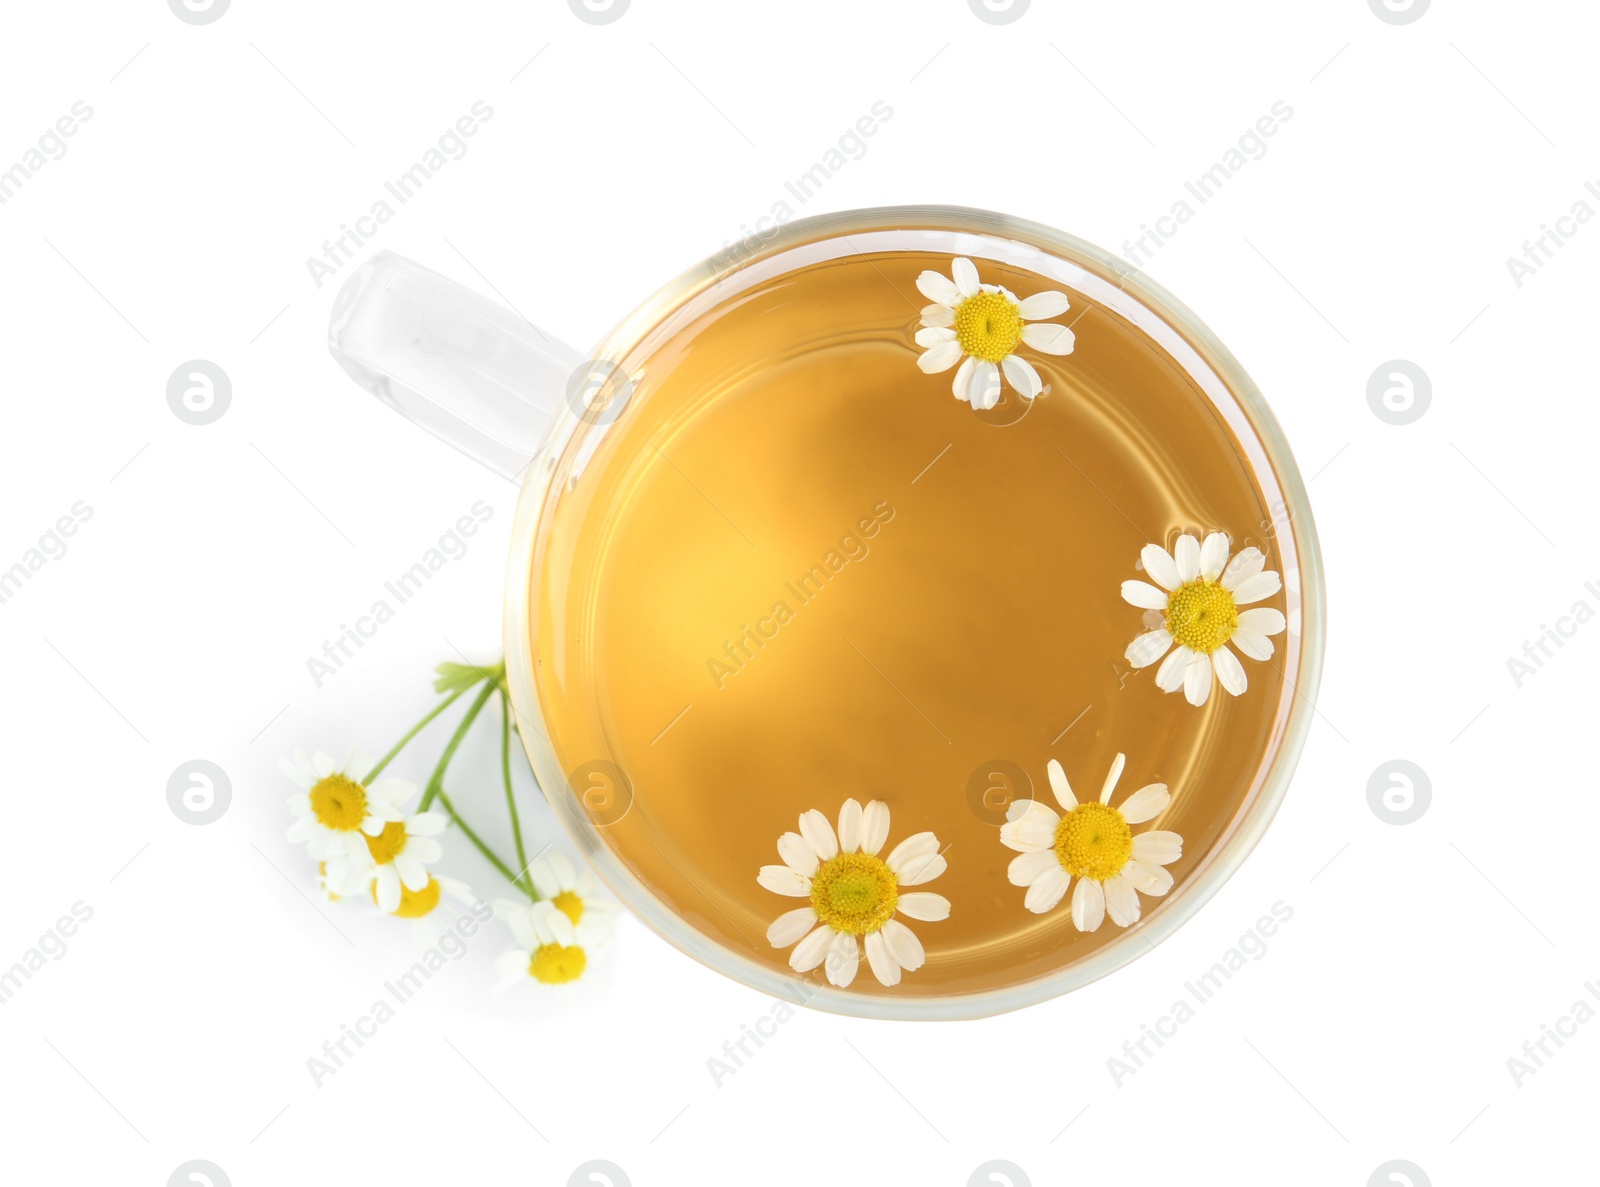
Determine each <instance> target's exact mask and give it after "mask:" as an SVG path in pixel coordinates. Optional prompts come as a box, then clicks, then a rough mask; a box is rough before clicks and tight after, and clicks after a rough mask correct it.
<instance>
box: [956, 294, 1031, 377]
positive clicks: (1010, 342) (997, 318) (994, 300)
mask: <svg viewBox="0 0 1600 1187" xmlns="http://www.w3.org/2000/svg"><path fill="white" fill-rule="evenodd" d="M955 330H956V341H957V342H959V343H961V349H962V350H963V351H965V352H966V353H967V354H970V355H971V356H972V357H973V358H975V359H982V360H983V361H984V362H986V363H998V362H999V361H1000V360H1001V359H1003V358H1005V357H1006V355H1008V354H1010V353H1011V352H1012V351H1013V350H1015V349H1016V348H1017V343H1019V342H1021V341H1022V315H1021V314H1020V313H1018V312H1017V305H1016V302H1015V301H1012V300H1011V299H1010V298H1009V297H1007V296H1006V295H1005V294H1004V293H979V294H978V295H977V296H975V297H968V298H967V299H966V300H965V301H963V302H961V304H959V305H957V306H956V325H955Z"/></svg>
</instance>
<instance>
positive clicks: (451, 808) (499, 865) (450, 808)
mask: <svg viewBox="0 0 1600 1187" xmlns="http://www.w3.org/2000/svg"><path fill="white" fill-rule="evenodd" d="M434 795H435V798H436V799H438V801H439V803H440V804H442V805H443V806H444V810H445V812H446V813H448V814H449V817H450V819H451V820H453V821H454V822H455V824H456V827H457V828H459V829H460V830H461V832H462V835H463V836H465V837H466V838H467V840H469V841H471V842H472V843H473V845H475V846H477V849H478V852H479V853H481V854H483V856H484V857H485V859H487V860H488V862H489V864H490V865H492V866H493V867H494V868H495V869H497V870H499V871H500V873H501V874H503V875H504V876H505V879H506V881H507V882H509V883H511V885H513V886H515V887H516V888H517V889H518V890H520V891H522V892H523V893H524V894H526V895H527V896H528V897H529V898H531V899H532V900H533V901H534V902H538V901H539V895H538V894H537V892H535V891H534V890H533V889H532V888H530V887H527V886H524V885H523V884H522V883H521V882H520V881H518V880H517V876H516V875H515V874H513V873H512V872H511V867H510V866H508V865H506V863H505V862H503V861H501V860H500V859H499V858H498V857H496V856H495V855H494V851H493V850H491V849H490V848H489V846H487V845H485V844H484V843H483V840H482V839H481V838H480V837H479V836H478V834H477V833H475V832H473V831H472V829H470V828H469V827H467V822H466V821H465V820H463V819H461V816H460V814H459V813H457V812H456V808H455V805H454V804H452V803H451V802H450V797H449V796H447V795H445V793H444V792H443V791H442V790H440V791H436V792H435V793H434Z"/></svg>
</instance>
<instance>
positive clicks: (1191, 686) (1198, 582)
mask: <svg viewBox="0 0 1600 1187" xmlns="http://www.w3.org/2000/svg"><path fill="white" fill-rule="evenodd" d="M1139 557H1140V559H1141V560H1142V561H1143V562H1144V570H1145V572H1146V574H1148V575H1149V577H1150V580H1151V581H1154V582H1155V583H1156V584H1155V585H1151V584H1150V583H1149V582H1148V581H1124V582H1123V583H1122V598H1123V600H1124V601H1126V602H1128V603H1129V604H1130V605H1133V606H1138V607H1140V608H1141V609H1145V610H1159V611H1161V612H1162V614H1163V616H1164V621H1163V623H1162V625H1161V627H1160V628H1158V629H1156V630H1153V631H1149V632H1147V633H1146V634H1143V635H1140V636H1139V637H1138V638H1137V639H1135V640H1134V641H1133V642H1132V643H1130V644H1128V650H1127V653H1126V654H1127V660H1128V662H1129V663H1130V664H1132V665H1133V666H1134V667H1136V668H1146V667H1149V666H1150V665H1151V664H1153V663H1155V662H1156V660H1158V659H1161V657H1162V656H1163V655H1165V656H1166V657H1167V658H1166V660H1165V661H1164V662H1163V663H1162V665H1161V667H1160V668H1158V669H1156V685H1157V687H1159V688H1160V689H1161V690H1162V691H1163V692H1176V691H1177V690H1178V689H1179V688H1182V689H1183V695H1184V696H1185V697H1187V698H1188V701H1189V703H1190V704H1191V705H1203V704H1205V703H1206V698H1207V697H1208V696H1210V695H1211V675H1212V673H1213V672H1215V673H1216V677H1217V679H1218V680H1219V681H1220V682H1221V683H1222V687H1223V688H1225V689H1227V690H1228V692H1230V693H1232V694H1233V695H1234V696H1238V695H1239V694H1240V693H1242V692H1244V690H1245V687H1246V686H1247V684H1248V680H1247V679H1246V677H1245V674H1244V666H1243V665H1242V664H1240V663H1239V658H1238V656H1236V655H1234V654H1233V652H1232V651H1231V650H1230V649H1229V648H1228V647H1227V646H1226V644H1228V643H1230V642H1231V643H1232V644H1233V646H1234V647H1237V648H1238V649H1239V651H1240V652H1242V653H1243V654H1244V655H1247V656H1249V657H1250V658H1251V659H1257V660H1266V659H1271V658H1272V640H1271V639H1269V638H1268V637H1267V636H1268V635H1276V634H1279V633H1281V632H1282V631H1283V630H1284V628H1285V626H1286V625H1287V623H1286V622H1285V621H1284V617H1283V614H1282V612H1281V611H1278V610H1273V609H1270V608H1267V607H1260V608H1257V609H1253V610H1241V609H1239V607H1240V606H1246V605H1249V604H1250V603H1251V602H1259V601H1261V599H1263V598H1270V597H1271V596H1272V595H1273V594H1275V593H1277V592H1278V591H1279V590H1280V589H1282V588H1283V582H1282V581H1281V580H1279V578H1278V574H1277V573H1276V572H1274V571H1273V570H1271V569H1267V570H1266V571H1264V572H1263V566H1264V565H1265V564H1266V557H1265V556H1263V555H1262V553H1261V550H1260V549H1259V548H1246V549H1244V550H1242V551H1241V552H1239V553H1238V554H1237V555H1236V556H1234V558H1233V559H1232V560H1231V561H1230V560H1229V559H1228V537H1227V536H1226V535H1225V534H1223V533H1222V532H1212V533H1211V534H1210V535H1209V536H1207V537H1206V540H1205V543H1204V544H1202V543H1200V541H1198V540H1196V539H1195V538H1194V537H1193V536H1191V535H1188V534H1187V533H1186V534H1184V535H1182V536H1179V537H1178V543H1177V546H1176V547H1175V548H1174V549H1173V551H1172V552H1170V553H1169V552H1168V551H1167V550H1166V549H1165V548H1162V547H1161V546H1160V545H1159V544H1146V545H1145V546H1144V551H1142V552H1141V553H1140V554H1139ZM1157 586H1160V588H1159V589H1158V588H1156V587H1157ZM1174 643H1176V644H1177V646H1176V647H1174V646H1173V644H1174ZM1169 650H1170V652H1171V654H1170V655H1169V654H1168V652H1169Z"/></svg>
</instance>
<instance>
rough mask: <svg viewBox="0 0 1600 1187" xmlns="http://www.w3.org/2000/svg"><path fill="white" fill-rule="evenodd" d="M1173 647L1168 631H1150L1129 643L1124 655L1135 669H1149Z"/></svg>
mask: <svg viewBox="0 0 1600 1187" xmlns="http://www.w3.org/2000/svg"><path fill="white" fill-rule="evenodd" d="M1171 647H1172V636H1171V635H1169V634H1167V632H1166V631H1149V632H1147V633H1145V634H1143V635H1140V636H1139V637H1138V638H1137V639H1135V640H1134V641H1133V642H1132V643H1129V644H1128V649H1127V650H1126V651H1124V652H1123V653H1122V655H1123V658H1124V659H1126V660H1127V661H1128V662H1129V663H1130V664H1132V665H1133V666H1134V667H1136V668H1148V667H1149V666H1150V665H1151V664H1153V663H1155V662H1156V660H1158V659H1160V658H1161V657H1162V656H1163V655H1165V654H1166V653H1167V652H1168V651H1169V650H1170V649H1171Z"/></svg>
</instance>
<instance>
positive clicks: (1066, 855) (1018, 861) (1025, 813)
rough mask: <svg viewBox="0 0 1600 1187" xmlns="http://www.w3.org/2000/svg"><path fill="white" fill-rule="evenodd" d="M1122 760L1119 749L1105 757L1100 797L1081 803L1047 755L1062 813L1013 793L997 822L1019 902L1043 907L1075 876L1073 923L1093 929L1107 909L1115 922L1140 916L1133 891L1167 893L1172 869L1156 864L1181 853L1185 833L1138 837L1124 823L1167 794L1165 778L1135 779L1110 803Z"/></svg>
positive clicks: (1150, 810) (1148, 812)
mask: <svg viewBox="0 0 1600 1187" xmlns="http://www.w3.org/2000/svg"><path fill="white" fill-rule="evenodd" d="M1125 762H1126V759H1125V758H1124V756H1123V755H1121V754H1119V755H1117V757H1116V758H1114V759H1112V761H1111V771H1110V773H1109V774H1107V775H1106V782H1105V786H1104V787H1103V788H1102V789H1101V791H1100V799H1099V800H1098V801H1094V800H1090V801H1089V802H1088V803H1083V804H1080V803H1079V802H1078V800H1077V797H1076V796H1074V795H1073V794H1072V787H1071V785H1070V784H1068V782H1067V773H1066V772H1065V771H1064V770H1062V769H1061V764H1060V763H1058V762H1057V761H1056V760H1055V759H1053V758H1052V759H1051V760H1050V766H1049V771H1050V788H1051V790H1052V791H1054V792H1055V795H1056V801H1057V802H1058V803H1059V804H1060V805H1061V807H1062V809H1063V810H1064V811H1065V812H1066V815H1064V816H1059V815H1057V814H1056V813H1055V812H1054V811H1053V810H1052V809H1050V808H1048V807H1046V806H1045V805H1044V804H1042V803H1040V802H1039V801H1038V800H1016V801H1014V802H1013V803H1012V805H1011V807H1010V808H1009V809H1008V810H1007V813H1006V823H1005V824H1003V825H1002V826H1001V827H1000V842H1001V844H1003V845H1005V846H1006V847H1007V848H1009V849H1015V850H1017V851H1018V852H1019V853H1020V854H1021V856H1020V857H1015V858H1012V860H1011V865H1010V867H1009V868H1008V870H1007V876H1008V877H1009V878H1010V879H1011V885H1013V886H1026V887H1027V888H1028V893H1027V895H1026V897H1025V898H1024V899H1023V906H1025V907H1027V909H1028V910H1030V911H1032V912H1034V913H1035V914H1038V915H1042V914H1044V913H1045V912H1046V911H1048V910H1050V909H1051V908H1052V907H1054V906H1055V905H1056V904H1057V903H1059V902H1060V901H1061V899H1062V896H1064V895H1065V894H1066V893H1067V887H1068V886H1069V885H1071V882H1072V880H1073V879H1074V878H1076V879H1077V880H1078V885H1077V889H1075V890H1074V891H1073V892H1072V923H1073V926H1074V927H1076V928H1077V929H1078V930H1079V931H1084V932H1089V931H1094V930H1096V929H1097V928H1099V926H1100V921H1101V920H1102V919H1103V918H1104V917H1105V916H1106V915H1110V916H1111V922H1112V923H1115V924H1116V925H1117V926H1118V927H1127V926H1128V925H1129V924H1131V923H1137V922H1138V921H1139V895H1140V894H1141V893H1143V894H1148V895H1152V896H1159V895H1163V894H1166V893H1167V891H1169V890H1171V889H1172V875H1171V874H1170V873H1168V872H1167V871H1166V870H1164V869H1162V868H1161V867H1162V866H1165V865H1170V864H1172V863H1173V862H1175V861H1177V860H1178V858H1180V857H1182V856H1183V838H1182V837H1180V836H1179V835H1178V834H1177V833H1173V832H1162V831H1159V830H1158V831H1154V832H1147V833H1140V834H1139V835H1138V836H1137V837H1136V836H1134V835H1133V830H1132V829H1131V828H1129V827H1128V826H1129V825H1133V824H1143V823H1144V822H1145V821H1147V820H1154V819H1155V818H1156V817H1157V816H1159V815H1160V814H1161V813H1162V812H1164V811H1165V810H1166V807H1167V804H1168V803H1170V802H1171V800H1172V797H1171V796H1170V795H1169V794H1168V792H1167V785H1166V784H1165V783H1151V784H1148V785H1147V786H1145V787H1141V788H1140V789H1139V790H1138V791H1136V792H1134V793H1133V794H1132V795H1130V796H1129V797H1128V798H1127V799H1126V800H1124V801H1123V804H1122V807H1121V808H1113V807H1112V806H1111V793H1112V792H1113V791H1114V790H1116V786H1117V780H1118V779H1119V778H1121V777H1122V768H1123V766H1124V764H1125Z"/></svg>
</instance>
